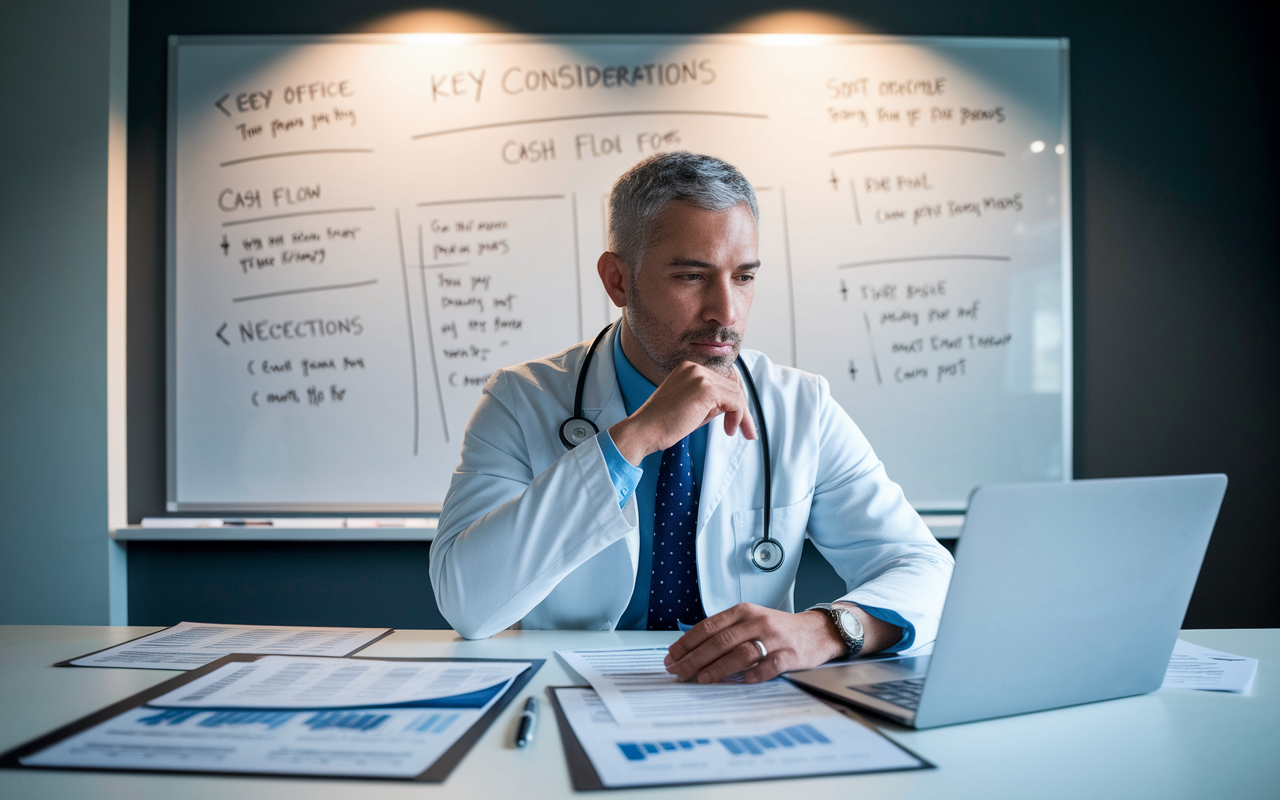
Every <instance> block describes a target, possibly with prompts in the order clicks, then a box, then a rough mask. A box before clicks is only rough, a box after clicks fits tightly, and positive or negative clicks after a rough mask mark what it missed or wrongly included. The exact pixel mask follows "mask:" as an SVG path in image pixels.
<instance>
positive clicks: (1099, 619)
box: [787, 475, 1227, 728]
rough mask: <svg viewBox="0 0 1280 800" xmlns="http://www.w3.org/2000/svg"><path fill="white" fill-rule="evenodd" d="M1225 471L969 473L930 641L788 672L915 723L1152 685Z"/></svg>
mask: <svg viewBox="0 0 1280 800" xmlns="http://www.w3.org/2000/svg"><path fill="white" fill-rule="evenodd" d="M1226 488H1227V476H1226V475H1179V476H1172V477H1159V478H1122V479H1115V480H1087V481H1071V482H1064V483H1026V484H1002V485H992V486H982V487H980V488H978V489H977V490H975V491H974V493H973V495H972V496H971V497H970V501H969V510H968V513H967V514H966V515H965V522H964V528H963V530H962V533H961V537H960V544H959V548H958V551H957V558H956V568H955V573H954V574H953V575H952V578H951V586H950V588H949V589H948V590H947V601H946V606H945V607H944V609H943V612H942V619H941V622H940V623H939V628H938V638H937V641H936V642H935V643H934V647H933V652H932V654H930V655H924V656H918V657H903V658H893V657H888V658H877V657H875V656H871V657H870V658H868V659H865V660H862V659H859V660H856V661H850V662H847V663H845V664H841V665H837V666H826V667H820V668H818V669H812V670H805V671H802V672H792V673H788V675H787V678H789V679H790V680H791V681H792V682H794V683H796V684H798V685H800V686H803V687H805V688H807V689H811V690H813V691H815V692H817V693H819V694H821V695H824V696H826V697H829V698H832V699H835V700H838V701H840V702H843V703H846V704H850V705H854V706H857V707H859V708H862V709H867V710H870V711H874V712H877V713H879V714H882V715H884V716H886V717H889V718H891V719H894V720H896V721H898V722H901V723H903V724H905V725H909V726H911V727H914V728H933V727H938V726H940V725H954V724H956V723H960V722H972V721H975V720H981V719H992V718H995V717H1005V716H1010V715H1013V714H1025V713H1028V712H1031V711H1043V710H1045V709H1050V708H1061V707H1063V706H1071V705H1077V704H1080V703H1092V702H1095V701H1098V700H1110V699H1113V698H1117V697H1128V696H1130V695H1137V694H1144V693H1146V692H1151V691H1154V690H1155V689H1157V688H1159V687H1160V684H1161V683H1162V682H1163V680H1164V673H1165V669H1166V668H1167V667H1168V665H1169V656H1170V654H1172V652H1173V645H1174V642H1175V641H1177V638H1178V630H1179V628H1180V627H1181V625H1182V619H1183V616H1184V614H1185V613H1186V610H1187V603H1188V602H1189V601H1190V599H1191V590H1192V588H1193V587H1194V586H1195V582H1196V576H1197V575H1198V574H1199V572H1200V563H1201V561H1202V560H1203V558H1204V553H1205V549H1206V548H1207V547H1208V545H1209V534H1210V533H1211V532H1212V531H1213V524H1214V521H1215V520H1216V519H1217V516H1218V507H1219V506H1220V505H1221V504H1222V496H1223V493H1224V492H1225V491H1226Z"/></svg>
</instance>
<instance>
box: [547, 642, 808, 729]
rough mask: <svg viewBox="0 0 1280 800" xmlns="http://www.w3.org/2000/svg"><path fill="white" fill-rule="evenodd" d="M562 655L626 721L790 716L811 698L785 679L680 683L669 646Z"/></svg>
mask: <svg viewBox="0 0 1280 800" xmlns="http://www.w3.org/2000/svg"><path fill="white" fill-rule="evenodd" d="M556 655H558V656H560V658H561V659H563V660H564V662H565V663H566V664H568V665H569V667H571V668H572V669H573V670H574V671H575V672H577V673H578V674H579V675H581V676H582V677H583V678H586V680H587V681H588V682H589V683H590V684H591V688H593V689H595V690H596V693H597V694H598V695H599V696H600V700H601V701H602V702H603V703H604V705H605V707H606V708H608V709H609V713H610V714H611V715H612V716H613V719H615V720H616V721H617V722H618V723H619V724H621V725H645V724H649V725H654V724H657V725H665V724H668V723H671V722H692V721H698V720H705V719H713V720H714V719H719V718H721V717H723V716H724V714H725V713H726V712H727V711H735V712H740V711H747V712H750V713H752V714H754V715H756V716H769V715H785V714H789V713H791V712H793V711H794V710H795V709H796V708H797V707H798V706H801V705H806V704H807V703H808V699H809V696H808V695H806V694H805V693H804V692H802V691H800V690H798V689H795V687H793V686H791V685H790V684H788V683H787V682H786V681H783V680H774V681H767V682H765V683H754V684H746V683H743V682H742V681H741V680H737V681H729V682H726V683H714V684H699V683H680V682H678V681H677V680H676V677H675V676H674V675H672V674H671V673H669V672H667V668H666V667H665V666H664V665H663V663H662V661H663V659H664V658H666V655H667V648H665V647H640V648H628V649H617V650H558V651H556Z"/></svg>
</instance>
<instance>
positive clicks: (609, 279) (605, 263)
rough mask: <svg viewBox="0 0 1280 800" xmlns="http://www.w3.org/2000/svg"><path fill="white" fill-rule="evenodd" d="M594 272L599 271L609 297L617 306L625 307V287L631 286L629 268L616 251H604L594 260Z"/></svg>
mask: <svg viewBox="0 0 1280 800" xmlns="http://www.w3.org/2000/svg"><path fill="white" fill-rule="evenodd" d="M596 272H598V273H600V282H601V283H603V284H604V290H605V291H606V292H608V293H609V299H610V300H612V301H613V304H614V305H615V306H617V307H618V308H626V307H627V289H629V288H630V286H631V270H630V269H628V268H627V263H626V262H625V261H623V260H622V258H621V257H619V256H618V254H617V253H610V252H607V251H606V252H604V253H601V254H600V260H599V261H597V262H596Z"/></svg>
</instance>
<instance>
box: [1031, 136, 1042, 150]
mask: <svg viewBox="0 0 1280 800" xmlns="http://www.w3.org/2000/svg"><path fill="white" fill-rule="evenodd" d="M1031 152H1033V153H1043V152H1044V142H1042V141H1040V140H1039V139H1037V140H1036V141H1034V142H1032V143H1031Z"/></svg>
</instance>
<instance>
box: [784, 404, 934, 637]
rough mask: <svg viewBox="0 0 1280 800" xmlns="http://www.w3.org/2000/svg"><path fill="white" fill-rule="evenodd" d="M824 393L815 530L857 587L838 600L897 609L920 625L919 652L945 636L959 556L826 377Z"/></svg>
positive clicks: (828, 554)
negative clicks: (914, 503)
mask: <svg viewBox="0 0 1280 800" xmlns="http://www.w3.org/2000/svg"><path fill="white" fill-rule="evenodd" d="M818 392H819V401H818V402H819V416H818V425H819V428H818V431H817V436H818V441H819V450H818V452H819V463H818V475H817V481H816V485H815V488H814V497H813V505H812V507H811V508H810V515H809V537H810V538H811V539H812V540H813V542H814V544H815V545H816V546H817V548H818V550H819V552H821V553H822V554H823V556H825V557H826V559H827V561H829V562H830V563H831V565H832V566H833V567H834V568H835V570H836V572H837V573H838V574H839V575H840V577H842V578H843V579H844V581H845V585H846V586H847V587H849V588H850V591H849V592H848V593H847V594H845V595H844V596H843V597H841V598H838V599H840V600H847V601H849V602H852V603H859V604H864V605H868V606H873V607H876V608H880V609H888V610H891V611H894V612H896V613H897V614H898V615H900V616H901V617H902V618H903V619H904V620H906V621H907V622H909V623H910V624H911V626H912V627H913V628H914V629H915V637H914V639H913V641H912V642H911V645H910V649H909V650H906V651H905V652H914V651H916V650H917V649H919V648H920V647H923V646H924V645H926V644H928V643H930V642H932V641H933V640H934V638H935V637H936V636H937V632H938V621H939V619H940V618H941V616H942V605H943V602H944V601H945V600H946V593H947V586H948V585H949V583H950V581H951V569H952V566H953V564H954V561H953V559H952V558H951V554H950V553H948V552H947V551H946V549H945V548H943V547H942V546H941V545H940V544H938V542H937V540H936V539H934V537H933V534H932V533H930V531H929V529H928V527H926V526H925V524H924V521H923V520H921V519H920V515H919V514H917V513H916V511H915V509H913V508H912V507H911V505H910V504H909V503H908V502H907V499H906V497H905V496H904V495H903V492H902V488H901V487H899V486H898V484H896V483H894V482H893V481H891V480H890V479H889V476H888V475H887V474H886V472H885V466H884V464H882V463H881V462H880V459H879V458H877V457H876V454H875V452H874V451H873V450H872V449H871V444H870V443H869V442H868V441H867V438H866V436H864V435H863V433H862V431H861V430H860V429H859V428H858V426H857V425H856V424H854V422H853V420H852V419H850V418H849V415H848V414H847V413H845V411H844V409H843V408H841V407H840V405H839V404H838V403H836V402H835V401H834V400H833V399H832V398H831V395H830V387H829V386H828V384H827V382H826V380H825V379H819V387H818ZM832 599H833V600H834V599H837V598H832Z"/></svg>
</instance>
